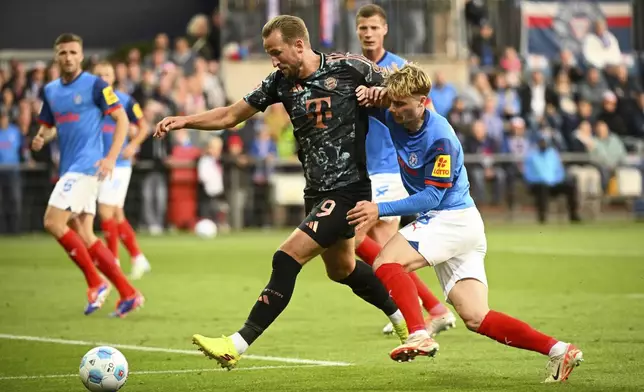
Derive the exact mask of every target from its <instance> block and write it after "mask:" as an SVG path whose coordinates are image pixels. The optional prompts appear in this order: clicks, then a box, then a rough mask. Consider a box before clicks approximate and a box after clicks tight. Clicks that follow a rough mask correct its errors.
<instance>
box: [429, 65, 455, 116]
mask: <svg viewBox="0 0 644 392" xmlns="http://www.w3.org/2000/svg"><path fill="white" fill-rule="evenodd" d="M429 95H430V98H431V99H432V103H433V104H434V108H435V109H436V112H438V114H440V115H441V116H447V113H449V111H450V109H452V105H453V102H454V99H455V98H456V89H455V88H454V86H453V85H452V84H451V83H448V82H447V78H445V74H444V73H443V72H436V75H435V76H434V81H433V85H432V91H431V92H430V93H429Z"/></svg>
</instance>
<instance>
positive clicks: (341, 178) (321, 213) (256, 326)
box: [155, 15, 407, 369]
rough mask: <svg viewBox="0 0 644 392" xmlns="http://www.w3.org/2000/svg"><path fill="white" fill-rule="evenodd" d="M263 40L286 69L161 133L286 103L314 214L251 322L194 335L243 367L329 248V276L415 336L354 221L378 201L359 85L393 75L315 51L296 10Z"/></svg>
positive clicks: (282, 254)
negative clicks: (224, 333) (230, 330)
mask: <svg viewBox="0 0 644 392" xmlns="http://www.w3.org/2000/svg"><path fill="white" fill-rule="evenodd" d="M262 37H263V38H264V49H265V50H266V52H267V53H268V54H269V55H270V57H271V60H272V62H273V66H274V67H276V68H278V69H277V70H276V71H274V72H273V73H271V74H270V75H269V76H268V77H267V78H266V79H264V81H263V82H262V83H261V84H260V85H258V86H257V87H256V88H255V89H254V90H253V91H252V92H251V93H250V94H248V95H246V96H245V97H244V99H242V100H240V101H238V102H237V103H235V104H233V105H232V106H229V107H224V108H216V109H213V110H210V111H208V112H205V113H201V114H197V115H194V116H187V117H169V118H165V119H163V120H162V121H161V122H159V124H157V128H156V132H155V136H157V137H159V136H163V135H164V134H165V133H167V132H168V131H171V130H175V129H181V128H192V129H202V130H218V129H226V128H232V127H233V126H235V125H236V124H238V123H239V122H241V121H244V120H246V119H248V118H250V117H251V116H253V115H254V114H255V113H257V112H258V111H264V110H265V109H266V108H267V107H268V106H270V105H272V104H274V103H277V102H281V103H282V104H283V105H284V107H285V108H286V111H287V112H288V113H289V115H290V118H291V122H292V123H293V126H294V128H295V130H294V134H295V138H296V139H297V142H298V144H299V147H300V148H299V152H298V154H299V159H300V161H301V162H302V166H303V168H304V176H305V178H306V188H305V189H304V198H305V206H306V213H307V214H308V216H307V217H306V219H305V220H304V221H303V222H302V224H301V225H300V226H299V227H298V228H297V229H296V230H295V231H294V232H293V234H292V235H291V236H290V237H289V238H288V239H287V240H286V241H285V242H284V243H283V244H282V245H281V246H280V248H279V250H278V251H277V252H275V254H274V255H273V272H272V274H271V279H270V281H269V283H268V285H267V286H266V288H265V289H264V290H263V291H262V293H261V295H260V296H259V298H258V300H257V302H256V304H255V306H254V307H253V309H252V311H251V313H250V316H249V317H248V320H247V321H246V323H245V324H244V326H243V327H242V328H241V329H240V330H239V331H238V332H236V333H234V334H233V335H231V336H229V337H223V338H216V339H212V338H207V337H204V336H201V335H194V336H193V342H194V343H195V344H197V345H198V346H199V348H200V350H202V351H203V352H204V353H205V354H206V355H207V356H208V357H210V358H214V359H216V360H217V361H218V362H219V363H220V364H221V366H222V367H225V368H228V369H231V368H233V367H234V366H235V365H236V364H237V362H238V360H239V358H240V355H241V354H243V353H244V352H245V351H246V350H247V349H248V346H249V345H250V344H252V343H253V342H254V341H255V340H256V339H257V338H258V337H259V336H260V335H261V333H262V332H264V330H265V329H266V328H268V326H269V325H270V324H271V323H272V322H273V321H274V320H275V319H276V318H277V316H278V315H279V314H280V313H281V312H282V311H283V310H284V309H285V308H286V306H287V304H288V302H289V300H290V298H291V296H292V294H293V288H294V286H295V280H296V278H297V275H298V273H299V272H300V270H301V268H302V266H303V265H304V264H306V263H307V262H308V261H309V260H311V259H313V258H314V257H315V256H317V255H320V254H321V255H322V259H323V260H324V263H325V265H326V270H327V274H328V276H329V277H330V278H331V279H332V280H334V281H336V282H339V283H342V284H345V285H347V286H349V287H351V289H352V290H353V292H354V293H356V294H357V295H358V296H360V297H361V298H363V299H364V300H365V301H367V302H369V303H371V304H373V305H374V306H377V307H378V308H380V309H381V310H382V311H383V312H384V313H385V314H386V315H387V316H389V318H390V320H391V321H392V322H393V323H394V325H395V326H396V331H397V333H398V334H399V337H400V338H401V340H405V339H406V337H407V328H406V324H405V322H404V319H403V318H402V317H401V314H400V312H399V311H398V308H397V306H396V305H395V303H394V302H393V301H392V300H391V298H390V297H389V293H388V292H387V291H386V290H385V289H384V287H383V286H382V285H381V284H380V283H379V282H378V279H377V278H376V277H375V276H374V274H373V273H372V271H371V269H370V267H369V266H368V265H367V264H365V263H363V262H357V261H356V260H355V253H354V239H353V236H354V230H353V227H352V226H350V225H348V223H347V220H346V214H347V212H348V211H349V210H350V209H351V208H353V206H354V205H355V203H356V202H357V201H361V200H371V184H370V181H369V177H368V175H367V169H366V159H365V137H366V132H367V127H368V116H367V112H366V110H365V109H363V108H362V107H360V106H359V105H358V102H357V99H356V95H355V90H356V88H357V87H358V86H360V85H361V84H364V85H369V86H374V85H380V84H382V83H383V82H384V74H383V73H382V72H381V70H380V68H379V67H378V66H377V65H376V64H374V63H372V62H371V61H369V60H367V59H366V58H364V57H362V56H356V55H349V54H347V55H342V54H330V55H326V54H323V53H319V52H315V51H313V50H312V49H311V45H310V42H309V35H308V31H307V29H306V26H305V25H304V22H303V21H302V20H301V19H300V18H297V17H294V16H289V15H281V16H278V17H275V18H273V19H271V20H270V21H269V22H268V23H266V25H265V26H264V28H263V30H262Z"/></svg>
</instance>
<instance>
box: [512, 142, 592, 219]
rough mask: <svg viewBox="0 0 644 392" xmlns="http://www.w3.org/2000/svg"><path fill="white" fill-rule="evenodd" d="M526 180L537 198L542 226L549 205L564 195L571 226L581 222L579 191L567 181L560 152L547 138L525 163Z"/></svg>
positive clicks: (536, 205) (536, 204)
mask: <svg viewBox="0 0 644 392" xmlns="http://www.w3.org/2000/svg"><path fill="white" fill-rule="evenodd" d="M524 178H525V181H526V183H527V184H528V186H529V187H530V192H531V193H532V195H533V196H534V200H535V207H536V209H537V218H538V220H539V223H545V222H546V214H547V210H548V201H549V199H550V197H551V196H558V195H560V194H564V195H565V196H566V199H567V201H568V216H569V218H570V221H571V222H579V221H580V220H581V219H580V218H579V214H578V211H577V208H578V206H577V189H576V184H575V182H574V181H573V180H571V179H567V178H566V171H565V169H564V166H563V162H562V161H561V157H560V156H559V153H558V152H557V150H556V149H555V148H554V147H552V146H549V145H548V141H547V140H546V139H545V138H541V139H539V141H538V144H537V148H533V149H531V150H530V151H529V152H528V154H527V156H526V158H525V161H524Z"/></svg>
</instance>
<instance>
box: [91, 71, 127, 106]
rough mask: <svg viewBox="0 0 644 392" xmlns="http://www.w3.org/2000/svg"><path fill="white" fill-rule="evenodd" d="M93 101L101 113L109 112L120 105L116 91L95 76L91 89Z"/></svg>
mask: <svg viewBox="0 0 644 392" xmlns="http://www.w3.org/2000/svg"><path fill="white" fill-rule="evenodd" d="M92 96H93V98H94V103H95V104H96V106H98V107H99V108H100V109H101V111H103V114H110V113H112V112H113V111H115V110H116V109H118V108H120V107H121V101H119V97H117V96H116V93H115V92H114V90H113V89H112V86H109V85H108V84H107V83H105V81H103V79H101V78H96V81H95V82H94V89H93V91H92Z"/></svg>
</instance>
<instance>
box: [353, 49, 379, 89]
mask: <svg viewBox="0 0 644 392" xmlns="http://www.w3.org/2000/svg"><path fill="white" fill-rule="evenodd" d="M346 63H347V64H348V66H349V67H350V68H351V69H352V70H353V73H354V74H355V75H356V77H357V78H358V84H363V85H365V86H369V87H372V86H382V85H383V84H384V83H385V69H384V68H381V67H379V66H378V65H377V64H376V63H374V62H373V61H371V60H369V59H368V58H366V57H364V56H362V55H357V54H348V55H347V60H346Z"/></svg>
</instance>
